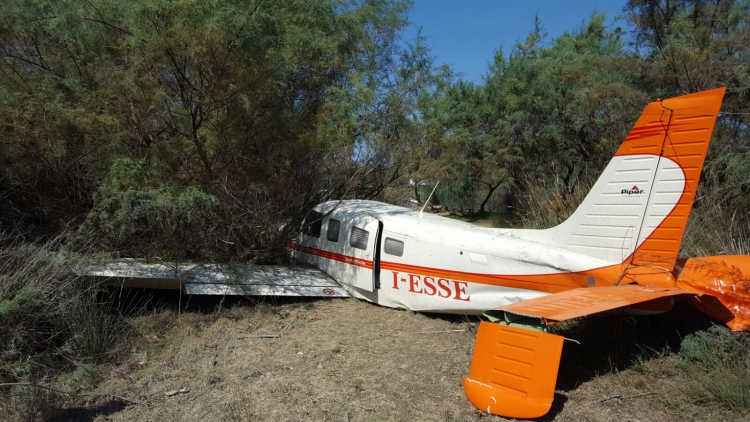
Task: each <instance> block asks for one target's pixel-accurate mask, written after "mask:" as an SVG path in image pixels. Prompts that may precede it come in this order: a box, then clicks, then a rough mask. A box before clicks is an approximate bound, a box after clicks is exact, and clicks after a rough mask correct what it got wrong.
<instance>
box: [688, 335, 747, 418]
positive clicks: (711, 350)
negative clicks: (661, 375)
mask: <svg viewBox="0 0 750 422" xmlns="http://www.w3.org/2000/svg"><path fill="white" fill-rule="evenodd" d="M679 356H680V361H679V367H680V368H681V369H682V370H683V371H684V373H685V374H686V376H687V377H689V378H690V379H692V380H693V381H695V384H694V387H693V389H692V391H691V392H692V393H693V396H694V397H695V398H696V400H703V399H707V400H710V401H713V402H715V403H718V404H721V405H723V406H726V407H728V408H729V409H732V410H733V411H735V412H737V413H741V414H747V413H749V412H750V336H748V334H747V333H733V332H731V331H730V330H729V329H727V328H724V327H718V326H714V327H711V328H710V329H708V330H706V331H698V332H696V333H694V334H691V335H689V336H687V337H685V339H684V340H683V342H682V347H681V349H680V353H679Z"/></svg>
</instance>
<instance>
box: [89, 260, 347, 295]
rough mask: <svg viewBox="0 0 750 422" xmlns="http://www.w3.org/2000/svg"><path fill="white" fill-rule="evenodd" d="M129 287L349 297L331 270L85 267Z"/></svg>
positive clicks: (92, 274)
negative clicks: (328, 271) (335, 279)
mask: <svg viewBox="0 0 750 422" xmlns="http://www.w3.org/2000/svg"><path fill="white" fill-rule="evenodd" d="M81 274H82V275H85V276H88V277H96V278H103V279H105V283H106V284H109V285H113V286H118V287H126V288H147V289H174V290H180V289H181V290H182V291H183V292H184V293H185V294H189V295H222V296H224V295H226V296H307V297H316V296H317V297H349V293H347V292H346V290H344V289H343V288H342V287H341V286H340V285H339V284H338V283H336V282H335V281H334V280H333V279H332V278H331V277H329V276H328V274H326V273H324V272H322V271H320V270H318V269H317V268H310V267H300V266H294V267H287V266H276V265H218V264H176V263H167V264H152V263H143V262H138V261H134V260H123V261H117V262H111V263H108V264H105V265H98V266H93V267H90V268H87V269H85V270H83V271H81Z"/></svg>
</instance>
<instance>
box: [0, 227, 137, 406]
mask: <svg viewBox="0 0 750 422" xmlns="http://www.w3.org/2000/svg"><path fill="white" fill-rule="evenodd" d="M1 243H2V242H0V244H1ZM85 260H86V259H85V258H84V257H83V256H82V255H79V254H75V253H72V252H70V251H68V250H66V249H65V248H64V247H63V246H62V244H61V242H60V241H59V240H54V241H51V242H49V243H47V244H45V245H42V246H39V245H33V244H21V245H10V246H5V247H2V248H0V327H2V330H0V384H6V388H3V389H2V390H0V397H2V396H5V397H7V398H8V399H9V400H6V403H9V406H10V408H11V409H12V410H14V411H15V413H16V414H17V415H18V416H19V417H20V418H21V419H29V420H33V419H44V418H47V417H49V416H50V415H51V413H50V412H52V410H53V409H55V408H56V407H57V405H58V404H59V402H60V400H61V399H62V397H61V396H60V394H59V393H61V392H65V391H67V390H68V388H63V387H62V386H57V385H56V384H55V382H56V381H57V380H58V379H60V378H61V375H63V374H68V373H72V375H71V376H70V377H68V381H69V382H70V384H72V385H71V387H72V388H73V391H75V390H76V389H78V388H80V387H81V386H82V385H83V384H88V382H87V383H79V382H77V380H78V381H80V380H82V379H84V378H85V379H87V380H91V379H94V378H95V376H93V375H92V374H95V373H96V368H95V367H94V366H93V364H96V363H101V362H103V361H106V360H107V358H108V352H109V350H111V348H112V347H113V346H114V345H115V344H116V343H117V342H118V341H119V340H120V339H121V338H123V337H124V336H126V335H127V331H128V330H127V325H126V323H125V322H124V318H123V317H122V315H120V313H119V312H118V311H117V309H116V307H115V306H114V305H112V303H111V301H108V300H106V297H107V296H106V294H104V293H103V292H102V291H100V289H98V286H97V285H95V284H92V283H91V282H90V281H88V280H86V279H84V278H82V277H80V276H78V275H77V273H76V271H75V270H76V268H80V267H82V266H84V265H85V264H86V262H85ZM66 387H67V386H66Z"/></svg>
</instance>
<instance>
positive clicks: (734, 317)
mask: <svg viewBox="0 0 750 422" xmlns="http://www.w3.org/2000/svg"><path fill="white" fill-rule="evenodd" d="M677 285H678V287H681V288H683V289H686V290H690V291H693V292H696V293H699V294H701V295H703V296H702V297H701V298H700V300H699V302H700V305H699V308H701V310H702V311H703V312H705V313H706V314H708V316H710V317H712V318H715V319H717V320H719V321H721V322H724V323H725V324H727V326H729V328H731V329H732V330H735V331H746V330H750V256H749V255H724V256H706V257H701V258H689V259H688V260H687V261H686V262H685V264H684V266H683V269H682V272H681V273H680V275H679V277H678V278H677ZM706 295H710V296H713V297H715V298H716V299H718V300H719V301H720V302H721V304H722V305H723V306H719V304H718V303H715V302H712V301H711V300H710V299H709V298H706V297H705V296H706Z"/></svg>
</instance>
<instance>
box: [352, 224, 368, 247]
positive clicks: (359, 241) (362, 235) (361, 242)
mask: <svg viewBox="0 0 750 422" xmlns="http://www.w3.org/2000/svg"><path fill="white" fill-rule="evenodd" d="M369 237H370V233H369V232H368V231H367V230H363V229H360V228H359V227H352V234H351V235H350V236H349V244H350V245H352V247H354V248H357V249H362V250H363V251H366V250H367V239H368V238H369Z"/></svg>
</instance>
